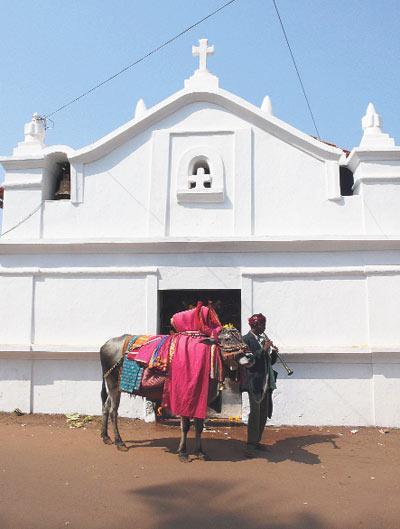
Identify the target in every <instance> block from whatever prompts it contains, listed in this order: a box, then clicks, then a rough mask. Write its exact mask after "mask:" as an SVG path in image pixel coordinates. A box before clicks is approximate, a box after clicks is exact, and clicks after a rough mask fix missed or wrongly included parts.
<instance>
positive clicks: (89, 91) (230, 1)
mask: <svg viewBox="0 0 400 529" xmlns="http://www.w3.org/2000/svg"><path fill="white" fill-rule="evenodd" d="M236 1H237V0H229V2H226V3H225V4H223V5H222V6H221V7H219V8H218V9H215V10H214V11H212V12H211V13H209V14H208V15H206V16H205V17H203V18H201V19H200V20H198V21H197V22H195V23H194V24H192V25H191V26H188V27H187V28H185V29H184V30H183V31H181V32H180V33H178V34H177V35H175V36H174V37H172V38H170V39H168V40H166V41H165V42H163V43H162V44H160V45H159V46H157V47H156V48H154V49H152V50H151V51H149V52H148V53H146V54H145V55H143V56H142V57H140V58H139V59H137V60H136V61H134V62H132V63H131V64H128V65H127V66H125V67H124V68H122V70H120V71H119V72H117V73H115V74H113V75H111V76H110V77H108V78H107V79H104V81H101V82H100V83H98V84H97V85H96V86H93V87H92V88H90V89H89V90H87V91H86V92H84V93H83V94H81V95H79V96H78V97H75V98H74V99H71V101H68V102H67V103H65V104H64V105H62V106H60V107H59V108H57V109H56V110H54V111H53V112H50V113H49V114H47V115H45V116H44V119H48V118H49V117H50V116H54V114H57V112H60V111H61V110H64V109H65V108H67V107H69V106H70V105H72V104H73V103H76V102H77V101H79V100H80V99H82V98H83V97H85V96H87V95H89V94H91V93H92V92H94V91H95V90H97V89H98V88H100V87H101V86H103V85H105V84H106V83H108V82H110V81H112V80H113V79H115V78H116V77H118V76H119V75H121V74H122V73H124V72H126V71H127V70H129V69H130V68H133V67H134V66H136V65H137V64H139V63H140V62H142V61H144V60H145V59H147V58H148V57H150V56H151V55H154V53H157V52H158V51H160V50H161V49H162V48H165V47H166V46H168V44H171V43H172V42H174V41H175V40H177V39H178V38H179V37H182V35H185V33H188V32H189V31H191V30H192V29H193V28H195V27H196V26H198V25H199V24H201V23H202V22H204V21H206V20H208V19H209V18H211V17H213V16H214V15H216V14H217V13H219V12H220V11H222V10H223V9H225V8H226V7H228V6H229V5H231V4H233V3H234V2H236Z"/></svg>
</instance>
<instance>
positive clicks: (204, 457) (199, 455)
mask: <svg viewBox="0 0 400 529" xmlns="http://www.w3.org/2000/svg"><path fill="white" fill-rule="evenodd" d="M194 457H195V458H196V459H198V460H199V461H210V459H211V458H210V456H208V455H207V454H206V453H204V452H196V453H195V454H194Z"/></svg>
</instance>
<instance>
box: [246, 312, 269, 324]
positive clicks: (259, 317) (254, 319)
mask: <svg viewBox="0 0 400 529" xmlns="http://www.w3.org/2000/svg"><path fill="white" fill-rule="evenodd" d="M266 321H267V320H266V317H265V316H264V314H261V313H260V314H253V316H251V317H250V318H249V325H250V327H255V326H256V325H258V324H259V323H265V322H266Z"/></svg>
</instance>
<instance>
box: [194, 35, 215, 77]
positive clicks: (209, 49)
mask: <svg viewBox="0 0 400 529" xmlns="http://www.w3.org/2000/svg"><path fill="white" fill-rule="evenodd" d="M213 53H214V46H209V45H208V39H200V40H199V46H192V54H193V55H194V56H195V57H196V55H198V56H199V68H198V69H199V71H201V72H206V71H207V55H213Z"/></svg>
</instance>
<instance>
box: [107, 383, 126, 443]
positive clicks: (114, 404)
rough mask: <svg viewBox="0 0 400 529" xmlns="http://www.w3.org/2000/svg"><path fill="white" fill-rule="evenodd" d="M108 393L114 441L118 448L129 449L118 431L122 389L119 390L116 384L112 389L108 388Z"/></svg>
mask: <svg viewBox="0 0 400 529" xmlns="http://www.w3.org/2000/svg"><path fill="white" fill-rule="evenodd" d="M108 394H109V397H110V400H111V406H110V415H111V423H112V426H113V430H114V439H115V440H114V442H115V444H116V445H117V448H118V450H127V447H126V445H125V443H124V442H123V440H122V439H121V436H120V434H119V431H118V406H119V401H120V400H121V391H120V390H119V388H118V386H114V387H113V388H112V389H110V388H108Z"/></svg>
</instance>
